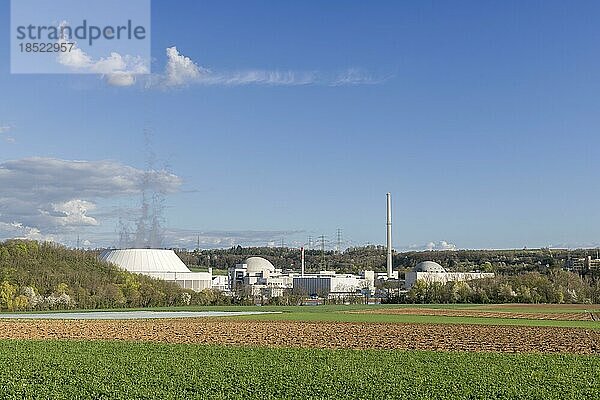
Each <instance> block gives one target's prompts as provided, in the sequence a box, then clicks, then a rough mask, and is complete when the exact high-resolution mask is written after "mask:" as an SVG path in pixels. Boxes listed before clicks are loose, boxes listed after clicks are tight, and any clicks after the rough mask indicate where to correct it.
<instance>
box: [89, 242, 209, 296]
mask: <svg viewBox="0 0 600 400" xmlns="http://www.w3.org/2000/svg"><path fill="white" fill-rule="evenodd" d="M100 260H102V261H106V262H109V263H112V264H115V265H117V266H118V267H121V268H123V269H125V270H127V271H129V272H132V273H135V274H142V275H147V276H150V277H152V278H157V279H162V280H165V281H168V282H174V283H177V284H178V285H179V286H181V287H182V288H184V289H192V290H194V291H201V290H203V289H210V288H211V287H212V270H211V269H210V268H209V271H208V272H192V271H190V270H189V268H188V267H187V266H186V265H185V264H184V263H183V261H181V259H180V258H179V257H178V256H177V254H175V252H174V251H173V250H163V249H125V250H106V251H104V252H102V254H100Z"/></svg>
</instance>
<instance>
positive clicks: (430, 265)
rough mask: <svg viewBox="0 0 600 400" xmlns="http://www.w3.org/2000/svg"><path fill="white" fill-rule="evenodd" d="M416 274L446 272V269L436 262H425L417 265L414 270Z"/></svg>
mask: <svg viewBox="0 0 600 400" xmlns="http://www.w3.org/2000/svg"><path fill="white" fill-rule="evenodd" d="M413 271H414V272H438V273H440V272H442V273H443V272H446V270H445V269H444V267H442V266H441V265H440V264H438V263H436V262H434V261H423V262H420V263H418V264H417V266H416V267H415V268H414V269H413Z"/></svg>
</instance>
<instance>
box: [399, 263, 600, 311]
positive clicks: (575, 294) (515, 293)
mask: <svg viewBox="0 0 600 400" xmlns="http://www.w3.org/2000/svg"><path fill="white" fill-rule="evenodd" d="M393 301H400V302H407V303H559V304H560V303H600V282H598V281H593V280H591V279H589V278H585V279H584V278H582V277H580V276H579V275H577V274H574V273H572V272H567V271H562V270H560V269H554V270H551V271H549V273H548V274H541V273H539V272H526V273H521V274H518V275H513V276H508V275H500V276H496V277H494V278H485V279H477V280H473V281H468V282H445V283H442V282H434V281H429V282H428V281H425V280H418V281H417V282H416V283H415V284H414V285H413V287H412V288H411V289H410V290H409V291H408V293H407V294H406V295H405V296H401V297H397V298H395V299H394V300H393Z"/></svg>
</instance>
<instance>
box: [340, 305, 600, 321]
mask: <svg viewBox="0 0 600 400" xmlns="http://www.w3.org/2000/svg"><path fill="white" fill-rule="evenodd" d="M348 312H349V313H355V314H386V315H428V316H444V317H476V318H509V319H542V320H550V319H551V320H560V321H598V320H600V315H598V314H597V313H585V312H575V313H514V312H506V311H478V310H444V309H434V308H387V309H386V308H382V309H376V310H360V311H348Z"/></svg>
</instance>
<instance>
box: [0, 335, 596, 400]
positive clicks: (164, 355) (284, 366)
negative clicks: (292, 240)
mask: <svg viewBox="0 0 600 400" xmlns="http://www.w3.org/2000/svg"><path fill="white" fill-rule="evenodd" d="M0 397H1V398H2V399H45V398H52V399H69V400H70V399H90V398H94V399H143V398H146V399H147V398H161V399H306V398H312V399H392V398H393V399H543V400H552V399H563V400H564V399H598V398H600V358H599V357H594V356H576V355H532V354H495V353H462V352H422V351H414V352H407V351H398V350H391V351H388V350H323V349H268V348H252V347H222V346H204V345H178V344H158V343H123V342H102V341H97V342H85V341H19V340H16V341H15V340H10V341H6V340H4V341H0Z"/></svg>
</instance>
